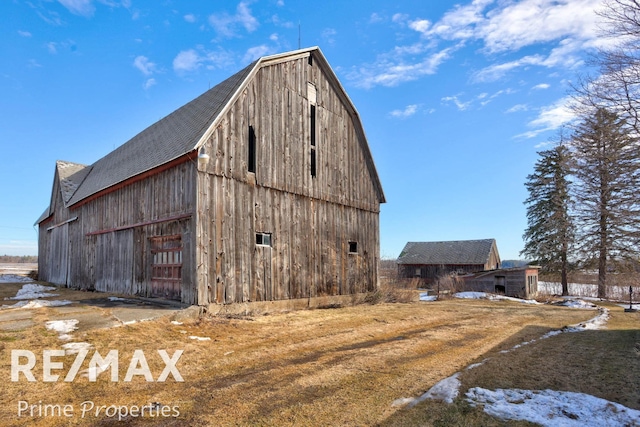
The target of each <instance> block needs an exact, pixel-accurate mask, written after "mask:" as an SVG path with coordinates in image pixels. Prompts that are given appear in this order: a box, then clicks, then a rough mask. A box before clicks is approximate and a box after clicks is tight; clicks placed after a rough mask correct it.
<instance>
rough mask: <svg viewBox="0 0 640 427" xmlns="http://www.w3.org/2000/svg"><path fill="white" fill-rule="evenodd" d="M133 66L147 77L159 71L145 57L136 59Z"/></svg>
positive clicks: (141, 56)
mask: <svg viewBox="0 0 640 427" xmlns="http://www.w3.org/2000/svg"><path fill="white" fill-rule="evenodd" d="M133 66H134V67H136V68H137V69H138V70H140V72H142V74H144V75H145V76H150V75H151V74H153V73H154V72H155V71H156V69H157V67H156V64H154V63H153V62H151V61H150V60H149V58H147V57H146V56H143V55H140V56H136V58H135V59H134V60H133Z"/></svg>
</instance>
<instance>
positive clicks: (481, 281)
mask: <svg viewBox="0 0 640 427" xmlns="http://www.w3.org/2000/svg"><path fill="white" fill-rule="evenodd" d="M538 270H540V267H538V266H535V265H527V266H524V267H514V268H501V269H497V270H491V271H483V272H480V273H475V274H469V275H466V276H463V277H462V280H463V281H464V290H466V291H476V292H489V293H496V294H502V295H507V296H510V297H518V298H526V299H528V298H533V297H535V296H536V295H537V294H538Z"/></svg>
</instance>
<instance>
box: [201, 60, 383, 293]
mask: <svg viewBox="0 0 640 427" xmlns="http://www.w3.org/2000/svg"><path fill="white" fill-rule="evenodd" d="M308 83H313V84H314V85H315V87H316V114H317V116H316V126H317V127H316V150H317V176H316V177H312V176H311V163H310V162H311V159H310V155H309V153H310V147H311V145H310V105H309V100H308V99H307V86H308ZM249 126H252V127H253V128H254V130H255V135H256V150H255V152H256V172H255V174H253V173H248V163H247V162H248V152H249V146H248V144H249ZM363 138H364V135H359V134H358V133H357V131H356V127H355V126H354V123H353V118H352V116H351V114H350V113H349V111H348V110H347V108H346V106H345V105H344V104H343V102H342V99H341V98H340V96H339V95H338V92H337V88H335V87H333V86H332V84H331V83H330V81H329V80H328V79H327V78H326V76H325V74H324V73H323V71H322V70H321V69H320V68H319V67H318V66H317V65H314V66H310V65H309V64H308V60H307V58H301V59H298V60H294V61H288V62H284V63H279V64H276V65H270V66H265V67H263V68H261V69H260V70H259V71H258V73H257V74H256V75H255V77H254V78H253V79H252V80H251V81H250V82H249V84H248V86H247V87H246V88H245V89H244V91H243V92H242V93H241V94H240V96H239V97H238V99H237V101H236V102H235V103H234V105H232V106H231V108H230V109H229V110H228V112H227V114H226V115H225V116H224V117H222V118H221V120H220V122H219V125H218V127H217V128H216V129H215V130H214V132H213V134H212V135H211V137H210V138H209V140H208V141H207V143H206V145H205V149H206V151H207V153H211V161H210V162H209V164H208V166H207V168H206V170H204V171H201V172H200V173H199V177H198V183H199V184H198V197H197V199H198V202H197V203H198V214H197V217H198V221H197V226H196V227H197V235H198V237H197V241H198V242H199V244H198V248H197V261H196V262H197V264H198V267H199V268H198V280H200V281H201V282H203V283H206V285H205V287H206V290H207V292H200V293H199V303H200V304H207V303H227V304H228V303H234V302H246V301H265V300H282V299H290V298H308V297H314V296H322V295H340V294H351V293H356V292H365V291H370V290H373V289H375V287H376V285H377V270H378V265H377V263H378V253H379V231H378V223H379V203H380V200H379V196H378V194H377V193H376V189H375V187H374V184H373V177H372V176H370V170H369V169H368V168H367V166H366V160H365V154H364V152H363V150H362V146H361V144H366V141H364V140H363ZM256 233H271V236H272V246H271V247H267V246H261V245H256V241H255V234H256ZM349 241H355V242H358V253H356V254H350V253H349V247H348V242H349Z"/></svg>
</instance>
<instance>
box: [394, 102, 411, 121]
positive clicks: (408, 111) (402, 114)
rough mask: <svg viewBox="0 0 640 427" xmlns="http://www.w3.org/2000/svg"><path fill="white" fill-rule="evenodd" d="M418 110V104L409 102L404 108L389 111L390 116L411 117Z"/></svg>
mask: <svg viewBox="0 0 640 427" xmlns="http://www.w3.org/2000/svg"><path fill="white" fill-rule="evenodd" d="M416 112H418V105H417V104H411V105H407V106H406V107H405V108H404V110H393V111H391V112H390V113H389V115H390V116H391V117H396V118H399V119H406V118H407V117H411V116H413V115H414V114H416Z"/></svg>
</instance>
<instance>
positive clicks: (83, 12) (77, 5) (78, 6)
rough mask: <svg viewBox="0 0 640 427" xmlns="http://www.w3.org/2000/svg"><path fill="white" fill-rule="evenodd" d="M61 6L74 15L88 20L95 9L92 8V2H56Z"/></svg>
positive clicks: (59, 0)
mask: <svg viewBox="0 0 640 427" xmlns="http://www.w3.org/2000/svg"><path fill="white" fill-rule="evenodd" d="M58 3H60V4H61V5H62V6H64V7H65V8H67V10H68V11H69V12H71V13H73V14H74V15H80V16H84V17H85V18H89V17H91V16H93V13H94V12H95V10H96V8H95V7H94V6H93V0H58Z"/></svg>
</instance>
